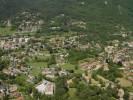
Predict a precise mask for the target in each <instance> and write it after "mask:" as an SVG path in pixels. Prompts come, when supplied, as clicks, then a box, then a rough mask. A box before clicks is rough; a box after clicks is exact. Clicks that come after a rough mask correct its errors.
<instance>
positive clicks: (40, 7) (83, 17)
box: [0, 0, 133, 33]
mask: <svg viewBox="0 0 133 100" xmlns="http://www.w3.org/2000/svg"><path fill="white" fill-rule="evenodd" d="M132 4H133V1H132V0H117V1H116V0H12V1H11V0H0V13H1V15H0V18H1V20H3V19H4V20H5V19H6V20H7V19H14V18H15V17H16V16H18V15H19V14H20V13H21V12H24V11H29V12H31V13H40V14H41V18H42V19H43V20H44V21H45V25H44V28H48V27H50V26H51V24H50V22H51V21H56V25H55V24H54V25H52V26H54V27H65V28H67V29H66V30H73V29H75V28H73V29H71V24H72V22H73V21H74V22H75V21H83V22H85V23H86V30H87V31H91V32H98V33H99V32H110V31H111V32H112V31H113V30H116V27H117V26H122V27H125V28H129V29H131V30H132V29H133V28H132V26H133V25H132V23H133V18H132V17H133V7H132ZM60 15H65V16H64V17H62V18H57V17H58V16H60ZM20 21H21V20H20ZM76 29H77V28H76ZM81 30H82V29H81Z"/></svg>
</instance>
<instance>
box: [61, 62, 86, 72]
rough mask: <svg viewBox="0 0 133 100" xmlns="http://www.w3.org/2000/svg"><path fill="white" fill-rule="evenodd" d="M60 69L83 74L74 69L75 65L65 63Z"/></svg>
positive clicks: (79, 70)
mask: <svg viewBox="0 0 133 100" xmlns="http://www.w3.org/2000/svg"><path fill="white" fill-rule="evenodd" d="M61 67H62V68H64V69H65V70H74V71H75V73H83V72H84V71H83V70H81V69H80V68H78V69H77V70H76V69H75V65H73V64H70V63H66V64H64V65H61Z"/></svg>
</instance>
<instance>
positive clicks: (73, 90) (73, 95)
mask: <svg viewBox="0 0 133 100" xmlns="http://www.w3.org/2000/svg"><path fill="white" fill-rule="evenodd" d="M68 94H69V96H70V97H69V99H68V100H78V98H77V97H76V88H70V89H69V91H68Z"/></svg>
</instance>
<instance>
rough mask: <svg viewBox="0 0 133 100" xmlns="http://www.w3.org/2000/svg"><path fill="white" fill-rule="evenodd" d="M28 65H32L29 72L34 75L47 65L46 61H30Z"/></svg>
mask: <svg viewBox="0 0 133 100" xmlns="http://www.w3.org/2000/svg"><path fill="white" fill-rule="evenodd" d="M28 65H30V66H32V70H31V74H32V75H34V76H37V75H38V74H40V73H41V71H42V69H43V68H45V67H47V63H46V62H30V63H28Z"/></svg>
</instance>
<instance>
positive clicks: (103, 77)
mask: <svg viewBox="0 0 133 100" xmlns="http://www.w3.org/2000/svg"><path fill="white" fill-rule="evenodd" d="M129 35H130V34H129ZM85 37H86V34H79V35H77V33H72V35H70V33H69V35H62V36H59V35H54V36H38V37H36V36H34V35H33V36H29V35H23V34H20V35H12V36H1V37H0V50H1V53H0V56H1V65H0V66H1V67H0V71H1V72H0V73H1V75H0V79H1V80H0V99H3V98H10V99H11V100H12V99H15V100H29V99H33V98H40V97H41V95H42V96H43V95H44V96H45V95H46V97H47V96H48V97H49V96H50V97H53V96H54V95H55V94H56V92H57V91H59V92H61V91H62V92H63V89H64V92H65V91H66V92H67V93H68V95H70V98H71V99H72V98H73V96H71V91H75V92H78V89H76V87H77V85H78V84H89V85H90V86H96V87H100V88H102V89H107V88H111V89H112V90H115V91H116V96H117V98H118V99H119V100H124V96H125V93H128V95H129V98H130V99H129V100H132V99H133V93H132V86H133V58H132V57H133V56H132V55H133V54H132V53H133V52H132V50H133V41H123V42H121V41H119V40H113V41H107V44H106V45H101V44H100V43H96V42H94V41H91V42H88V43H86V44H81V42H80V39H82V38H85ZM124 38H125V37H124ZM62 82H63V83H62ZM77 82H78V83H77ZM125 88H126V89H125ZM60 89H62V90H60ZM127 91H128V92H127ZM69 92H70V93H69ZM73 94H74V93H73Z"/></svg>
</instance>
